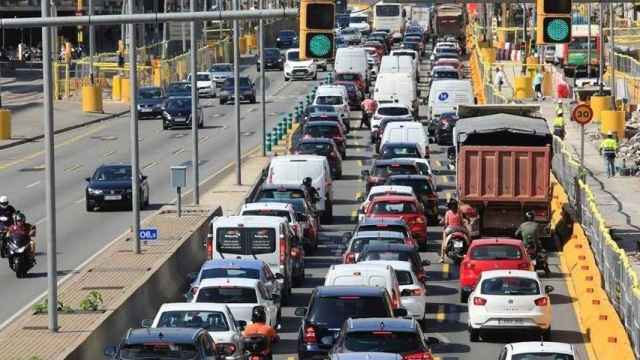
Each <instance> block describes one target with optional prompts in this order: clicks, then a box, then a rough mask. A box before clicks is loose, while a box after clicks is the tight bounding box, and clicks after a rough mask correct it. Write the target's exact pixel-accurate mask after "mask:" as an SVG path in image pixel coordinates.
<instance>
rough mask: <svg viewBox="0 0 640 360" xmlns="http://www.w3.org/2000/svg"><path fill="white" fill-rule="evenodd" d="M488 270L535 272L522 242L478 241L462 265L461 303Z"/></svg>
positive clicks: (502, 240) (503, 240)
mask: <svg viewBox="0 0 640 360" xmlns="http://www.w3.org/2000/svg"><path fill="white" fill-rule="evenodd" d="M487 270H533V265H532V264H531V260H530V259H529V256H528V255H527V250H526V249H525V247H524V245H523V243H522V241H521V240H518V239H509V238H491V239H476V240H473V242H471V245H470V246H469V249H468V250H467V253H466V254H465V256H464V258H463V259H462V262H461V263H460V302H461V303H466V302H467V298H468V297H469V294H470V293H471V291H472V290H473V288H474V287H475V286H476V284H477V283H478V280H479V279H480V276H481V275H482V272H483V271H487Z"/></svg>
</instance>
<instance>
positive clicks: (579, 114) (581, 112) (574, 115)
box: [571, 104, 593, 125]
mask: <svg viewBox="0 0 640 360" xmlns="http://www.w3.org/2000/svg"><path fill="white" fill-rule="evenodd" d="M571 119H572V120H573V121H575V122H577V123H578V124H580V125H586V124H588V123H589V122H591V119H593V109H591V106H589V105H587V104H579V105H578V106H576V107H575V108H573V111H572V112H571Z"/></svg>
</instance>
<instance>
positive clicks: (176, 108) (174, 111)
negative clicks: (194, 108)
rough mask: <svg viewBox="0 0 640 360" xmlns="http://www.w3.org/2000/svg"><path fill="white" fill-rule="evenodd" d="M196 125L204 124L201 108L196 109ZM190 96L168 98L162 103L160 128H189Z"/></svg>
mask: <svg viewBox="0 0 640 360" xmlns="http://www.w3.org/2000/svg"><path fill="white" fill-rule="evenodd" d="M196 117H197V118H198V127H199V128H202V127H203V126H204V118H203V116H202V110H200V109H198V114H197V116H196ZM192 119H193V117H192V116H191V97H186V96H181V97H172V98H169V99H168V100H167V101H166V102H165V104H164V112H163V113H162V128H163V129H164V130H167V129H173V128H176V127H178V128H180V127H181V128H190V127H191V121H192Z"/></svg>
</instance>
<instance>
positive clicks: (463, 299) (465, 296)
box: [460, 289, 469, 304]
mask: <svg viewBox="0 0 640 360" xmlns="http://www.w3.org/2000/svg"><path fill="white" fill-rule="evenodd" d="M467 300H469V294H468V293H467V292H466V291H464V290H462V289H460V302H461V303H463V304H466V303H467Z"/></svg>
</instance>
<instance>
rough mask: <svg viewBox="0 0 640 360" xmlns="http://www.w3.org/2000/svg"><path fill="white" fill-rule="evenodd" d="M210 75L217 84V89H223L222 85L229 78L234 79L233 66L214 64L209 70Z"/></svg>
mask: <svg viewBox="0 0 640 360" xmlns="http://www.w3.org/2000/svg"><path fill="white" fill-rule="evenodd" d="M209 73H211V78H212V79H213V81H214V82H215V83H216V87H217V88H221V87H222V83H224V81H225V80H226V79H227V78H231V77H233V64H229V63H219V64H213V65H211V67H210V68H209Z"/></svg>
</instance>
